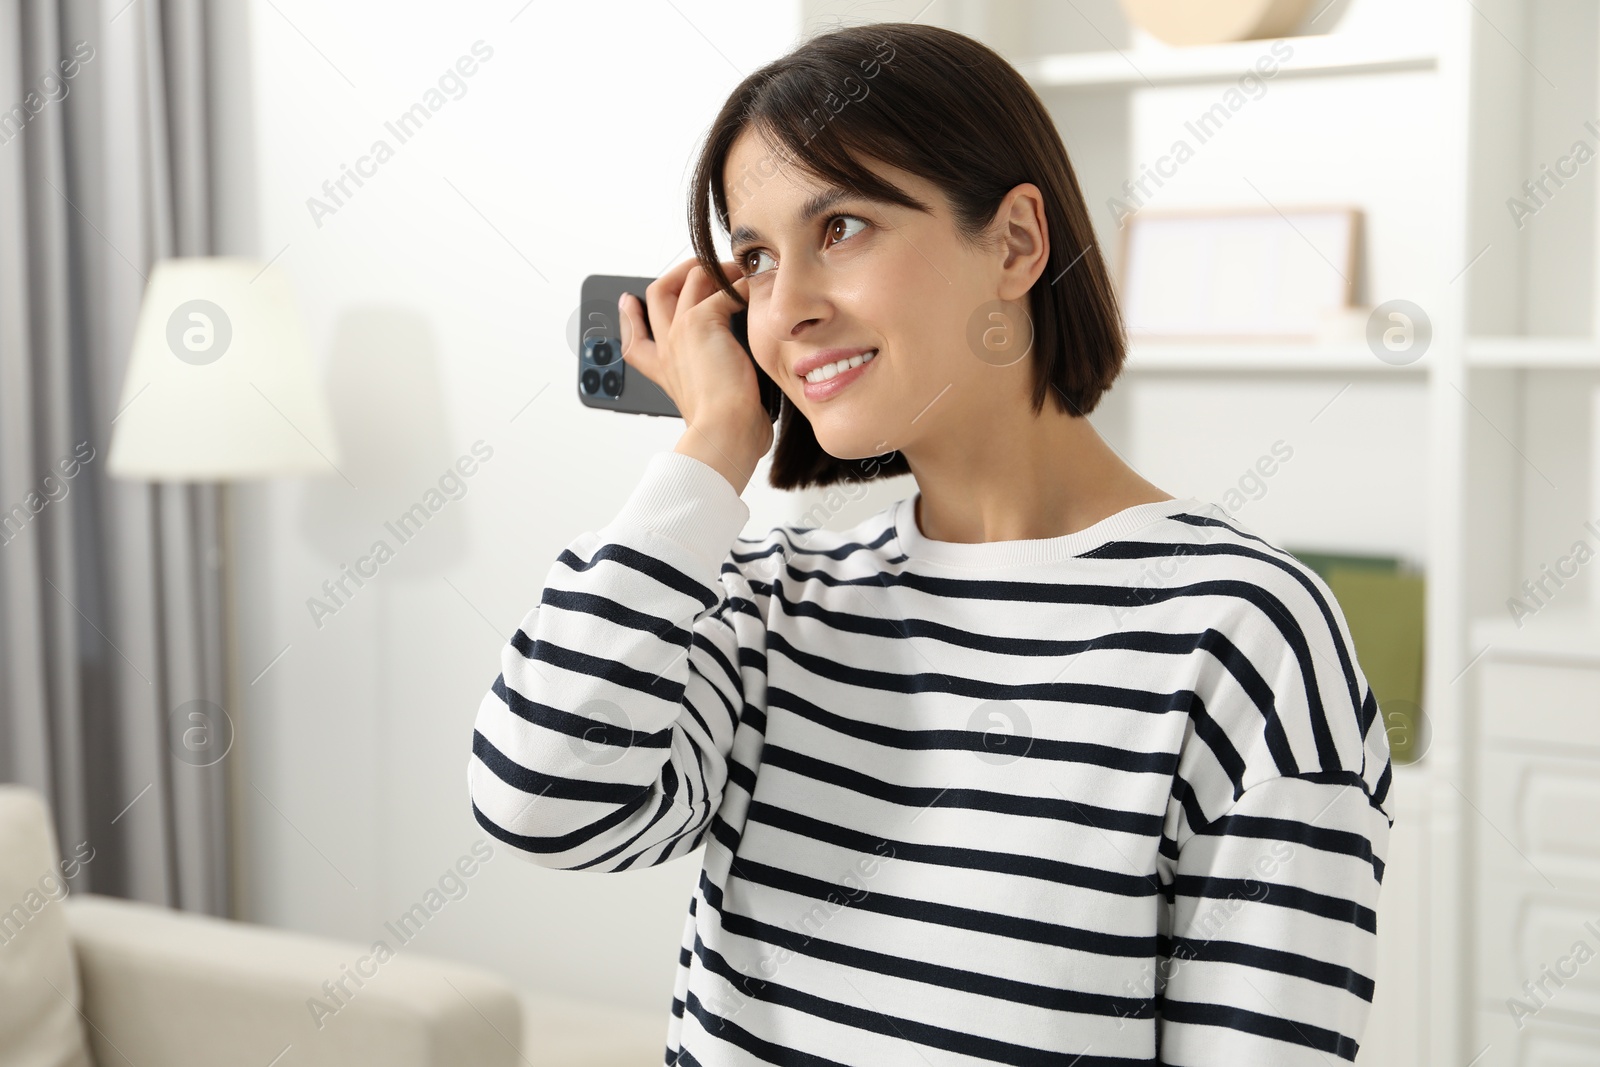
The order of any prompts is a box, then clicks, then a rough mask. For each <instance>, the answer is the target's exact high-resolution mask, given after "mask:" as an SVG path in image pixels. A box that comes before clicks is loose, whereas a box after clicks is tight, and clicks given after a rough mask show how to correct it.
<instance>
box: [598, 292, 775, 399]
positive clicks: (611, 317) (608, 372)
mask: <svg viewBox="0 0 1600 1067" xmlns="http://www.w3.org/2000/svg"><path fill="white" fill-rule="evenodd" d="M653 281H655V279H654V278H635V277H629V276H625V275H620V274H591V275H589V276H588V277H587V278H585V279H583V288H582V290H581V292H580V294H579V300H578V309H579V314H578V338H577V344H578V399H579V400H581V401H582V402H583V403H584V405H585V406H587V407H591V408H606V409H608V410H610V411H624V412H627V413H629V414H632V415H671V416H673V417H675V418H680V419H681V418H682V417H683V415H682V414H681V413H680V412H679V411H678V406H677V405H676V404H674V403H673V402H672V398H671V397H670V396H668V395H667V394H666V393H665V392H664V391H662V389H661V387H660V386H659V385H657V384H656V383H655V382H652V381H651V380H650V379H649V378H647V377H645V376H644V375H643V374H640V373H637V372H630V370H629V367H628V364H627V363H626V362H625V361H624V360H623V358H622V335H621V333H620V332H619V330H620V321H619V315H620V312H618V311H617V301H618V300H619V299H621V297H622V294H623V293H632V294H633V295H634V296H636V297H638V298H639V307H640V309H641V310H645V302H644V291H645V287H646V286H648V285H649V284H650V283H651V282H653ZM748 317H749V316H748V314H747V311H746V309H744V308H740V309H739V310H738V311H735V312H734V313H733V314H732V315H730V316H729V317H728V327H729V329H730V330H732V332H733V336H734V337H735V339H737V340H738V342H739V344H740V345H741V346H742V347H743V348H744V351H745V355H747V356H749V357H750V365H751V366H752V367H754V368H755V371H756V382H757V384H758V385H759V386H760V388H761V406H762V408H764V409H765V410H766V413H767V417H768V419H770V420H771V421H772V422H777V421H778V411H779V409H780V407H781V406H782V401H783V391H782V390H781V389H779V388H778V383H777V382H775V381H773V380H772V379H771V378H770V377H768V375H767V372H766V371H764V370H762V369H761V365H760V364H758V363H757V362H756V358H755V356H753V355H751V353H750V337H749V331H748V329H747V328H746V322H747V320H748ZM644 318H645V329H646V331H648V333H649V336H650V337H651V338H652V339H654V338H655V332H654V331H653V330H651V329H650V322H649V320H650V316H649V314H648V312H646V314H645V316H644Z"/></svg>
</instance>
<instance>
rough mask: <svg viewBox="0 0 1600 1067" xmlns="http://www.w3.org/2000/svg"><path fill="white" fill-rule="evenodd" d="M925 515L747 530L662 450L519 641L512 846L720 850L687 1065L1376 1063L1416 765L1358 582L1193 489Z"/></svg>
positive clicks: (512, 688) (478, 787)
mask: <svg viewBox="0 0 1600 1067" xmlns="http://www.w3.org/2000/svg"><path fill="white" fill-rule="evenodd" d="M915 504H916V495H913V496H911V497H907V498H904V499H901V500H899V501H897V502H896V503H894V504H891V505H889V506H887V507H885V508H883V509H882V510H880V511H879V512H878V513H877V514H875V515H873V516H872V517H871V518H868V519H865V520H863V521H861V522H860V523H858V524H856V525H855V526H853V527H852V528H850V529H847V530H844V531H833V530H829V529H826V528H824V527H821V526H820V525H819V526H779V527H774V528H773V529H771V530H770V532H768V533H767V534H766V535H765V536H762V537H757V538H749V537H746V536H743V533H744V529H745V526H746V525H747V523H748V521H749V516H750V512H749V508H748V506H747V505H746V504H745V502H744V501H743V500H742V499H741V498H740V496H739V495H738V494H737V493H736V492H735V491H734V489H733V486H732V485H731V484H730V483H729V482H728V481H727V480H726V479H725V478H724V477H723V476H722V475H721V474H719V473H718V472H717V471H716V470H715V469H714V468H712V467H710V466H709V465H707V464H705V463H702V462H701V461H699V460H696V459H693V458H691V457H688V456H684V455H681V454H679V453H676V452H665V453H661V454H659V455H657V456H654V457H653V458H652V459H651V460H650V462H649V464H648V466H647V467H646V470H645V473H644V475H643V478H642V480H641V481H640V483H639V484H638V485H637V487H636V488H635V489H634V490H633V492H632V494H631V495H630V496H629V498H628V499H627V501H626V503H625V504H624V505H623V507H622V509H621V511H620V513H619V514H618V515H617V516H616V517H615V519H614V520H613V521H612V522H611V523H610V524H609V525H607V526H605V527H603V528H602V529H600V530H598V531H593V532H589V533H584V534H581V535H579V536H578V537H577V538H576V539H575V540H573V541H572V542H571V543H570V544H569V545H568V546H567V548H566V549H565V550H564V551H562V552H561V554H560V556H559V558H557V560H556V561H555V563H554V565H553V566H552V567H551V568H550V570H549V573H548V576H547V579H546V583H545V586H544V590H543V593H542V595H541V597H540V601H539V604H538V606H536V607H535V608H533V609H532V610H531V611H530V612H529V613H528V614H527V616H526V618H524V619H523V620H522V623H521V625H520V626H519V627H518V629H517V630H516V632H515V633H514V634H512V635H511V638H510V640H509V642H508V643H507V644H506V646H505V647H504V648H503V649H502V651H501V655H500V673H499V676H498V677H496V678H495V680H494V683H493V686H492V687H491V689H490V691H489V692H488V693H486V694H485V695H484V697H483V699H482V702H481V704H480V705H479V707H478V711H477V717H476V722H475V728H474V730H473V735H472V753H471V756H470V759H469V764H468V789H469V793H470V798H471V804H472V813H473V815H474V817H475V818H476V819H477V821H478V823H479V825H481V826H482V827H483V828H484V830H485V831H486V832H488V833H489V834H491V835H492V836H493V837H494V838H496V839H497V840H499V841H501V842H504V843H505V844H506V845H507V846H509V847H510V848H511V849H512V850H514V853H515V854H516V855H519V856H521V857H522V858H524V859H526V860H528V861H531V862H533V863H535V864H538V865H540V866H542V867H548V868H553V869H558V870H568V871H583V872H609V871H629V870H637V869H639V868H641V867H645V866H649V865H652V864H658V863H664V862H666V861H668V860H672V859H677V858H679V857H682V856H686V855H689V854H690V853H691V852H693V851H694V850H696V849H698V848H700V847H701V846H702V845H703V846H704V853H703V855H702V858H701V870H700V876H699V880H698V883H697V885H696V887H695V889H694V892H693V894H692V895H691V898H690V900H689V904H688V915H687V918H686V921H685V923H684V927H683V939H682V948H681V951H680V953H679V957H678V969H677V972H676V978H675V986H674V989H673V996H672V1001H671V1014H670V1016H669V1017H668V1018H667V1020H666V1022H667V1026H666V1051H665V1062H666V1063H667V1064H675V1063H676V1064H682V1065H685V1067H731V1065H734V1064H741V1065H742V1064H795V1065H805V1067H824V1065H831V1064H860V1065H871V1067H885V1065H890V1067H898V1065H902V1064H903V1065H920V1064H924V1063H926V1064H931V1065H935V1067H946V1065H949V1067H956V1065H973V1064H990V1063H1003V1064H1026V1065H1033V1064H1060V1065H1067V1064H1071V1065H1073V1067H1101V1065H1112V1064H1117V1065H1124V1064H1152V1063H1153V1064H1183V1065H1187V1067H1248V1065H1255V1064H1261V1065H1271V1067H1300V1065H1305V1067H1327V1064H1328V1063H1329V1062H1333V1061H1336V1060H1354V1059H1355V1056H1356V1049H1357V1047H1358V1042H1359V1040H1360V1038H1361V1034H1362V1029H1363V1027H1364V1025H1365V1023H1366V1021H1367V1018H1368V1016H1369V1013H1370V1010H1371V1006H1372V998H1373V974H1374V962H1375V958H1376V955H1377V946H1376V936H1377V901H1378V892H1379V887H1380V884H1381V882H1382V880H1383V865H1384V855H1385V852H1386V850H1387V846H1388V839H1389V831H1390V828H1391V826H1392V824H1393V820H1392V818H1391V816H1390V815H1389V813H1388V806H1387V801H1388V794H1389V787H1390V784H1391V774H1390V759H1389V744H1388V739H1387V735H1386V734H1385V732H1384V728H1383V724H1382V719H1381V716H1380V715H1379V713H1378V706H1377V703H1376V701H1375V700H1374V698H1373V694H1372V691H1371V689H1370V688H1369V687H1368V685H1367V682H1366V679H1365V677H1364V675H1363V674H1362V672H1361V668H1360V666H1359V665H1358V664H1357V662H1356V658H1355V655H1354V652H1353V648H1354V646H1353V643H1352V641H1351V639H1350V633H1349V630H1348V627H1347V624H1346V622H1345V619H1344V616H1343V614H1342V613H1341V612H1340V609H1339V606H1338V604H1337V602H1336V601H1335V600H1334V598H1333V596H1332V594H1331V593H1330V592H1329V590H1328V587H1327V585H1326V584H1325V583H1324V582H1323V581H1322V580H1321V579H1320V578H1319V577H1318V576H1317V574H1316V573H1315V572H1314V571H1312V570H1310V569H1309V568H1308V567H1307V566H1305V565H1304V564H1302V563H1300V562H1299V561H1298V560H1297V559H1296V558H1295V557H1293V556H1291V555H1289V554H1288V553H1286V552H1284V551H1283V550H1281V549H1279V548H1277V547H1275V546H1273V545H1272V544H1270V543H1268V542H1266V541H1264V540H1263V539H1262V538H1260V537H1258V536H1255V535H1253V534H1251V533H1249V532H1248V531H1247V530H1246V529H1245V528H1244V527H1243V526H1241V525H1240V524H1239V523H1237V522H1236V521H1233V520H1232V519H1231V517H1230V516H1229V515H1228V514H1227V512H1225V511H1224V510H1223V509H1221V508H1220V507H1217V506H1215V505H1211V504H1205V503H1202V502H1201V501H1200V500H1198V499H1196V498H1192V497H1191V498H1186V499H1175V500H1165V501H1160V502H1156V503H1146V504H1139V505H1136V506H1133V507H1130V508H1127V509H1126V510H1123V511H1119V512H1117V513H1116V514H1114V515H1111V516H1109V517H1108V518H1106V519H1104V520H1102V521H1100V522H1098V523H1095V524H1094V525H1092V526H1090V527H1088V528H1086V529H1083V530H1080V531H1078V532H1076V533H1071V534H1066V535H1063V536H1058V537H1050V538H1041V539H1030V540H1012V541H990V542H981V543H956V542H946V541H935V540H931V539H929V538H927V537H925V536H923V534H922V532H921V531H920V530H919V529H918V527H917V523H916V519H915V514H916V513H915V510H914V508H915ZM663 999H665V998H663Z"/></svg>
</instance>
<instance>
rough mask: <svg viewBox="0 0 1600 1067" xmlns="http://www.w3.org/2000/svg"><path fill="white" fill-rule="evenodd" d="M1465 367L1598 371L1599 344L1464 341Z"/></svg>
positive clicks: (1539, 340) (1524, 339) (1580, 341)
mask: <svg viewBox="0 0 1600 1067" xmlns="http://www.w3.org/2000/svg"><path fill="white" fill-rule="evenodd" d="M1467 363H1468V364H1470V365H1471V366H1474V367H1575V368H1579V369H1585V368H1587V369H1593V370H1600V344H1597V343H1596V342H1595V341H1594V340H1592V339H1590V338H1587V337H1474V338H1471V339H1469V340H1468V341H1467Z"/></svg>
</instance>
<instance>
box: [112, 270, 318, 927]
mask: <svg viewBox="0 0 1600 1067" xmlns="http://www.w3.org/2000/svg"><path fill="white" fill-rule="evenodd" d="M117 410H118V414H117V416H116V418H115V420H114V422H113V427H112V436H111V452H110V456H109V457H108V459H107V469H108V470H109V472H110V474H111V475H112V476H113V477H117V478H126V479H133V480H139V481H148V482H155V481H187V482H213V483H216V484H217V489H218V494H219V499H220V502H221V516H220V518H221V540H222V561H221V562H222V581H221V585H222V605H221V616H222V619H221V627H222V635H221V636H222V647H223V659H224V667H223V693H224V699H225V700H226V701H227V707H226V708H224V709H221V710H222V713H223V714H222V720H223V721H219V722H210V721H196V723H195V726H194V728H193V729H192V730H190V729H184V730H183V731H182V733H181V738H182V741H181V744H182V746H183V747H182V749H181V750H180V749H179V747H178V745H177V744H176V743H175V744H174V754H175V755H176V756H177V757H178V758H180V759H183V760H185V761H186V762H190V763H193V764H195V765H196V766H209V765H210V764H209V763H207V762H205V761H206V760H208V759H209V760H210V761H211V762H213V763H214V762H216V761H217V760H224V763H223V771H222V773H223V775H224V779H225V781H226V789H225V792H226V796H227V806H228V816H227V827H228V832H227V839H228V844H227V852H228V860H227V862H228V883H229V892H228V895H229V900H228V907H229V910H230V914H231V916H232V917H233V918H241V919H242V918H246V917H247V914H246V905H245V900H244V895H243V894H244V878H243V873H244V855H243V853H244V847H243V842H244V837H243V829H244V810H245V805H244V799H245V792H244V789H245V773H244V767H243V765H242V762H241V761H242V760H243V758H244V756H243V742H244V735H245V730H244V726H245V723H244V715H243V708H244V702H243V687H242V686H241V685H240V671H239V656H238V649H237V647H236V646H237V635H236V632H235V631H236V628H237V627H236V625H235V621H234V620H235V618H236V615H235V610H236V605H237V601H236V594H237V582H236V572H235V556H234V546H235V537H234V530H233V526H234V522H233V512H234V507H233V502H232V500H231V499H230V497H231V493H230V483H232V482H236V481H242V480H248V479H259V478H272V477H283V476H293V475H302V474H324V475H332V474H335V473H336V472H337V464H338V462H339V458H338V455H337V452H336V445H335V442H334V435H333V422H332V418H331V417H330V415H329V411H328V404H327V400H326V398H325V397H324V395H323V393H322V391H321V389H320V387H319V385H318V383H317V377H316V372H315V368H314V367H313V364H312V358H311V349H310V346H309V345H308V344H307V343H306V338H305V332H304V330H303V329H302V328H301V324H300V316H299V312H298V310H297V309H296V307H295V301H294V293H293V290H292V288H291V286H290V284H289V280H288V277H287V276H286V275H285V274H284V273H283V271H282V270H281V269H279V270H268V269H267V268H266V265H264V264H262V263H260V262H258V261H256V260H253V259H245V258H237V257H196V258H182V259H166V260H161V261H159V262H157V263H156V265H155V267H154V269H153V270H152V271H151V274H150V279H149V282H148V284H147V285H146V287H145V293H144V299H143V301H142V303H141V304H140V308H139V318H138V322H137V324H136V325H135V327H134V337H133V352H132V355H131V357H130V359H129V361H128V373H127V378H126V380H125V381H124V383H123V389H122V399H121V401H120V403H119V404H118V405H117ZM173 697H174V699H177V700H179V701H180V704H179V707H180V708H182V707H183V706H184V705H183V703H181V702H182V701H184V700H185V699H186V698H184V697H183V696H182V694H173ZM161 710H162V712H163V715H164V717H165V718H166V719H167V721H168V722H171V721H172V718H171V717H172V716H173V714H174V712H175V710H176V709H174V708H163V709H161ZM189 714H196V715H198V714H199V712H192V713H191V712H187V711H186V712H185V713H184V715H189ZM224 730H225V731H226V738H227V741H226V744H227V747H226V748H221V747H220V746H221V745H222V743H223V742H222V741H221V740H220V738H222V737H223V736H224V734H223V731H224ZM206 745H211V746H213V747H212V749H211V750H209V751H208V750H207V749H206V748H205V746H206Z"/></svg>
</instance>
